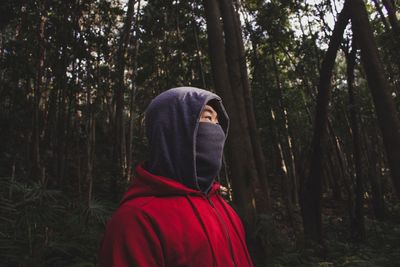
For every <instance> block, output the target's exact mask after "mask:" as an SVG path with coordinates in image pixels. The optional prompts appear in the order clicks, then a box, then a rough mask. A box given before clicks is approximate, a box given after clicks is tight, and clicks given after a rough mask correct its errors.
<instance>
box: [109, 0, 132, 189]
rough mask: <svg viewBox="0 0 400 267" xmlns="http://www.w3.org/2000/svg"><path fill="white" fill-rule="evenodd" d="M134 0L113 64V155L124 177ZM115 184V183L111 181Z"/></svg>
mask: <svg viewBox="0 0 400 267" xmlns="http://www.w3.org/2000/svg"><path fill="white" fill-rule="evenodd" d="M135 3H136V1H134V0H129V1H128V4H127V5H128V11H127V13H126V17H125V23H124V26H123V29H122V32H121V34H120V38H119V42H118V50H117V61H116V66H115V72H116V83H115V91H114V97H115V99H114V105H115V120H114V123H115V128H114V131H115V133H114V134H115V147H114V157H115V160H116V161H115V162H116V164H118V165H117V166H116V176H115V177H114V178H113V179H118V177H125V175H126V170H127V164H128V163H127V158H126V140H125V119H124V107H125V104H124V102H125V101H124V95H125V91H126V90H125V62H126V56H125V54H126V48H127V46H128V44H129V37H130V32H131V27H132V21H133V13H134V6H135ZM113 184H114V185H116V183H113Z"/></svg>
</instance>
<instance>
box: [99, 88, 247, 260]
mask: <svg viewBox="0 0 400 267" xmlns="http://www.w3.org/2000/svg"><path fill="white" fill-rule="evenodd" d="M145 126H146V135H147V138H148V140H149V144H150V159H149V160H148V161H147V162H146V163H143V164H140V165H138V166H137V167H136V170H135V171H136V175H135V177H134V179H133V182H132V185H131V187H130V189H129V190H128V191H127V192H126V194H125V195H124V198H123V200H122V202H121V204H120V207H119V208H118V210H117V211H116V212H115V214H114V215H113V217H112V219H111V220H110V222H109V223H108V226H107V230H106V233H105V236H104V239H103V242H102V246H101V251H100V266H103V267H105V266H117V267H123V266H140V267H145V266H146V267H149V266H163V267H178V266H190V267H197V266H198V267H208V266H221V267H229V266H236V267H242V266H243V267H247V266H253V264H252V262H251V259H250V256H249V253H248V250H247V246H246V242H245V233H244V230H243V226H242V223H241V221H240V219H239V217H238V216H237V214H236V213H235V211H234V210H233V209H232V208H231V207H230V206H229V205H228V204H227V203H226V202H225V200H224V199H223V198H222V197H221V196H220V194H219V187H220V185H219V183H217V182H216V181H215V178H216V177H217V175H218V173H219V171H220V168H221V162H222V153H223V147H224V143H225V139H226V135H227V132H228V126H229V119H228V116H227V114H226V112H225V109H224V107H223V105H222V102H221V99H220V98H219V97H218V96H217V95H215V94H213V93H210V92H208V91H205V90H202V89H198V88H193V87H180V88H174V89H170V90H167V91H165V92H163V93H161V94H160V95H158V96H157V97H156V98H154V99H153V101H152V102H151V103H150V105H149V107H148V108H147V110H146V114H145Z"/></svg>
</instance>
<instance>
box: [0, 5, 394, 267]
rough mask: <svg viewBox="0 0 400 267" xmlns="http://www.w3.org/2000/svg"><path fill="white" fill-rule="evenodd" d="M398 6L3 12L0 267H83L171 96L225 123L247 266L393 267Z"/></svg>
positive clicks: (229, 185) (229, 179)
mask: <svg viewBox="0 0 400 267" xmlns="http://www.w3.org/2000/svg"><path fill="white" fill-rule="evenodd" d="M399 6H400V1H399V0H315V1H310V0H306V1H300V0H282V1H278V0H242V1H239V0H203V1H194V0H188V1H183V0H170V1H161V0H147V1H145V0H70V1H63V0H33V1H28V0H2V1H1V3H0V135H1V138H0V266H7V267H9V266H10V267H13V266H19V267H25V266H27V267H28V266H75V267H77V266H97V264H98V260H97V252H98V249H99V244H100V241H101V239H102V236H103V233H104V229H105V225H106V223H107V220H108V219H109V218H110V216H111V215H112V213H113V212H114V211H115V209H116V208H117V207H118V203H119V201H120V200H121V197H122V194H123V193H124V192H125V190H126V189H127V188H128V186H129V184H130V181H131V180H132V179H134V168H135V166H136V165H137V164H138V163H140V162H142V161H144V160H146V157H147V156H148V144H147V140H146V138H145V133H144V129H143V118H144V111H145V109H146V107H147V105H148V104H149V102H150V101H151V99H152V98H154V97H155V96H156V95H158V94H159V93H161V92H163V91H165V90H167V89H169V88H173V87H178V86H194V87H199V88H204V89H206V90H210V91H212V92H216V93H217V94H218V95H220V96H221V97H222V99H223V103H224V105H225V107H226V110H227V112H228V114H229V116H230V118H231V126H230V132H229V137H228V140H227V145H226V147H225V152H224V164H223V170H222V172H221V174H220V177H219V180H220V182H221V184H222V185H223V186H224V188H225V189H226V190H225V198H226V200H227V201H228V202H229V203H230V204H231V205H232V206H233V207H234V209H235V210H236V211H237V212H238V214H239V215H240V217H241V218H242V220H243V222H244V225H245V229H246V234H247V238H248V240H247V242H248V246H249V250H250V253H251V256H252V259H253V262H254V264H255V266H277V267H279V266H321V267H322V266H324V267H325V266H363V267H364V266H398V263H399V262H400V246H399V244H400V203H399V197H400V117H399V111H400V49H399V47H400V22H399V18H400V10H399Z"/></svg>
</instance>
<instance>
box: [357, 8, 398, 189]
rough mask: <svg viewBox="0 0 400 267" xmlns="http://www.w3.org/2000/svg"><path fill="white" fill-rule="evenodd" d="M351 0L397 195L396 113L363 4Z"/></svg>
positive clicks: (363, 58)
mask: <svg viewBox="0 0 400 267" xmlns="http://www.w3.org/2000/svg"><path fill="white" fill-rule="evenodd" d="M350 2H351V7H352V9H351V10H352V13H351V19H352V25H353V33H354V36H355V38H356V41H357V44H358V47H360V49H361V60H362V63H363V66H364V70H365V73H366V76H367V81H368V86H369V89H370V90H371V94H372V99H373V101H374V105H375V111H376V115H377V118H378V122H379V126H380V129H381V131H382V137H383V143H384V145H385V148H386V153H387V158H388V163H389V167H390V170H391V176H392V180H393V185H394V187H395V190H396V193H397V196H398V197H400V165H399V164H398V163H399V162H400V150H399V149H398V148H399V147H400V122H399V119H398V114H397V111H396V108H395V105H394V102H393V99H392V97H391V95H390V91H391V90H390V86H389V83H388V81H387V79H386V77H385V72H384V68H383V64H382V62H381V60H380V57H379V51H378V48H377V46H376V44H375V40H374V36H373V32H372V29H371V26H370V23H369V20H368V13H367V10H366V8H365V4H364V2H363V1H362V0H352V1H350Z"/></svg>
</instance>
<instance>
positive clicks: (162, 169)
mask: <svg viewBox="0 0 400 267" xmlns="http://www.w3.org/2000/svg"><path fill="white" fill-rule="evenodd" d="M145 126H146V135H147V138H148V140H149V144H150V159H149V161H148V162H147V164H146V167H147V169H148V170H149V171H150V172H152V173H154V174H157V175H161V176H165V177H168V178H172V179H175V180H177V181H179V182H181V183H182V184H184V185H186V186H188V187H190V188H194V189H199V190H201V191H204V192H206V191H207V190H208V189H209V188H210V186H211V184H212V181H213V179H214V178H215V177H216V176H217V174H218V172H219V169H220V167H221V161H222V151H223V146H224V142H225V139H226V135H227V133H228V127H229V118H228V115H227V114H226V111H225V109H224V106H223V105H222V102H221V98H220V97H219V96H217V95H216V94H213V93H211V92H209V91H206V90H203V89H199V88H194V87H179V88H173V89H170V90H167V91H165V92H163V93H161V94H160V95H158V96H157V97H155V98H154V99H153V100H152V102H151V103H150V105H149V106H148V108H147V110H146V114H145Z"/></svg>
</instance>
